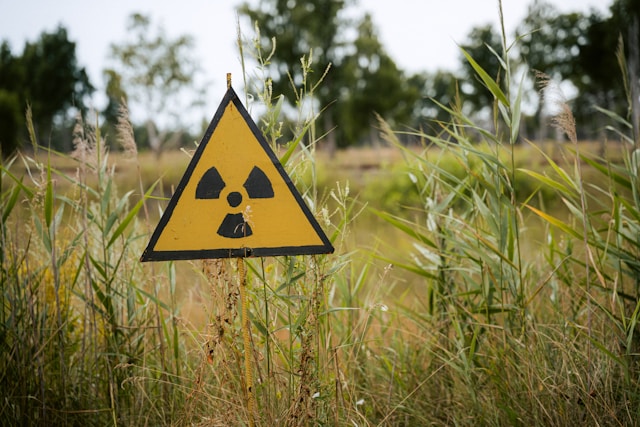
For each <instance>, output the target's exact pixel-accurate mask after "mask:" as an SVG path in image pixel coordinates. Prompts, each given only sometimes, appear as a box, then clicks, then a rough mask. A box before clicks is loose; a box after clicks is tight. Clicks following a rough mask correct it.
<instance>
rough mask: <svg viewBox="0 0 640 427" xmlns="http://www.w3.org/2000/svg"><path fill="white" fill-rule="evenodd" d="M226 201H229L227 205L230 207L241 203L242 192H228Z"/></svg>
mask: <svg viewBox="0 0 640 427" xmlns="http://www.w3.org/2000/svg"><path fill="white" fill-rule="evenodd" d="M227 202H229V205H230V206H231V207H232V208H235V207H236V206H238V205H239V204H240V203H242V194H240V193H238V192H237V191H234V192H232V193H229V195H228V196H227Z"/></svg>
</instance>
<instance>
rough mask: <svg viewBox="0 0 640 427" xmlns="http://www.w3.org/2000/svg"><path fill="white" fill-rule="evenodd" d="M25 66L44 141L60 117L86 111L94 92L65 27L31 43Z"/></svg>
mask: <svg viewBox="0 0 640 427" xmlns="http://www.w3.org/2000/svg"><path fill="white" fill-rule="evenodd" d="M21 63H22V67H23V70H24V71H23V72H24V78H25V82H26V85H25V92H26V93H25V99H26V100H27V102H29V103H31V110H32V112H33V118H34V125H35V126H36V132H38V134H39V135H40V140H43V139H44V138H43V137H44V135H46V134H47V133H48V132H50V131H51V128H52V125H53V121H54V119H55V118H56V116H57V115H59V114H63V115H64V114H65V113H66V112H67V111H68V110H69V108H71V107H75V108H77V109H79V110H80V111H85V110H86V105H85V103H84V100H85V98H86V97H87V96H89V95H90V94H91V93H92V92H93V90H94V88H93V86H92V85H91V83H90V82H89V78H88V76H87V73H86V71H85V69H84V68H80V67H79V66H78V62H77V59H76V44H75V42H72V41H70V40H69V38H68V36H67V30H66V29H65V28H64V27H62V26H60V27H58V29H57V30H56V31H54V32H52V33H42V35H41V36H40V39H39V40H38V41H37V42H36V43H27V44H26V46H25V48H24V52H23V54H22V60H21ZM61 148H70V147H68V146H67V147H61Z"/></svg>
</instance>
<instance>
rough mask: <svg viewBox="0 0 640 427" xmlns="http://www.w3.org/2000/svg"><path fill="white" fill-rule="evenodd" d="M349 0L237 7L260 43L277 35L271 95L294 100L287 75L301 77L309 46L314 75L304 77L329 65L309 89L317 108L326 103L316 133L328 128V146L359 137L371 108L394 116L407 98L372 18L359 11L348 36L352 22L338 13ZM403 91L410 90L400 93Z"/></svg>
mask: <svg viewBox="0 0 640 427" xmlns="http://www.w3.org/2000/svg"><path fill="white" fill-rule="evenodd" d="M350 4H351V2H350V1H348V0H310V1H301V0H265V1H262V2H260V3H259V4H258V5H257V6H255V7H254V6H253V5H250V4H249V3H244V4H243V5H242V6H241V7H240V9H239V11H240V14H241V15H244V16H246V17H248V18H249V19H250V20H251V22H252V23H253V22H257V24H258V27H259V29H260V36H261V38H262V44H263V45H268V44H269V43H270V42H271V40H272V39H275V40H276V50H275V53H274V55H273V57H272V58H271V69H270V72H271V75H272V79H273V91H274V93H275V94H284V95H285V97H286V98H287V99H295V96H294V93H293V89H292V88H291V84H290V80H289V75H290V76H291V78H292V80H293V81H294V82H295V83H296V84H300V83H301V82H302V80H303V77H302V67H301V64H300V59H301V58H302V57H303V56H306V57H308V56H309V52H310V51H311V50H312V51H313V58H314V62H313V64H314V67H313V71H314V74H313V75H311V76H308V77H307V83H308V85H309V86H314V85H315V84H316V83H317V82H318V81H319V80H320V79H321V78H322V77H323V76H324V72H325V71H326V70H327V69H328V68H329V66H330V69H329V71H328V73H327V74H326V76H325V78H324V80H323V82H322V84H321V85H320V86H319V88H318V90H317V91H316V92H315V93H314V95H315V97H316V100H317V102H318V104H319V105H320V108H326V110H325V111H324V113H323V116H324V120H323V121H322V124H321V126H320V127H321V129H320V130H321V132H320V134H327V132H329V131H331V132H329V133H328V134H327V145H328V146H329V149H331V148H332V147H334V146H336V145H338V146H341V147H344V146H348V145H351V144H355V143H357V142H358V141H359V140H361V138H362V137H363V136H364V135H366V133H367V132H368V130H369V128H370V125H371V121H372V119H373V118H374V113H378V114H380V115H381V116H383V117H385V118H391V119H396V120H399V119H402V118H403V117H408V112H409V111H410V106H409V104H410V103H411V99H409V98H405V97H404V95H407V94H408V93H410V92H411V90H410V89H409V87H408V85H407V84H406V82H404V80H405V79H404V78H403V74H402V72H401V71H400V70H399V69H398V67H397V66H396V65H395V63H394V62H393V60H392V59H391V58H390V56H389V55H387V54H386V53H385V52H384V50H383V49H382V46H381V44H380V42H379V40H378V36H377V34H376V32H375V28H374V26H373V22H372V20H371V17H370V16H364V17H363V18H362V19H361V20H360V21H359V23H358V30H357V34H356V37H355V38H354V39H349V38H348V36H349V35H351V34H353V31H352V30H351V28H352V26H353V25H352V24H351V21H349V20H347V19H346V18H344V17H343V16H344V15H345V14H344V13H343V12H344V10H345V9H346V8H347V6H348V5H350ZM405 90H407V91H409V92H408V93H404V94H401V92H402V91H405ZM380 94H384V95H383V96H380ZM345 114H348V115H347V116H345ZM345 117H348V119H347V120H345ZM337 123H339V126H337V127H335V129H334V125H335V124H337Z"/></svg>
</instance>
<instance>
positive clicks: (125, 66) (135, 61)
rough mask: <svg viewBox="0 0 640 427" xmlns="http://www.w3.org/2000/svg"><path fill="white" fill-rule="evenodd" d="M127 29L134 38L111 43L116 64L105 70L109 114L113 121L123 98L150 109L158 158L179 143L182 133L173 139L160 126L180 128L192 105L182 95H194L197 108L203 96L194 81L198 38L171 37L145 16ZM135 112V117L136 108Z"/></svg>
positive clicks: (148, 119)
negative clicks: (168, 147)
mask: <svg viewBox="0 0 640 427" xmlns="http://www.w3.org/2000/svg"><path fill="white" fill-rule="evenodd" d="M127 30H128V32H129V34H131V38H132V40H130V41H126V42H123V43H120V44H112V45H111V53H110V56H111V57H112V59H113V60H114V62H115V66H114V67H113V68H110V69H106V70H105V76H106V77H107V96H108V98H109V105H108V106H107V110H106V111H105V115H106V116H107V117H108V118H109V119H111V120H113V114H114V113H115V112H116V111H117V107H118V105H119V103H120V102H121V100H122V98H123V97H124V98H129V99H130V100H131V101H133V102H135V103H136V104H137V106H138V107H140V110H142V111H145V114H146V117H145V125H146V128H147V133H148V143H149V146H150V147H151V149H152V150H153V151H154V152H155V153H156V154H157V155H159V154H160V152H161V150H162V148H163V147H164V146H165V145H168V144H170V143H171V142H176V141H177V140H178V139H179V138H180V135H181V133H182V132H180V131H177V132H174V133H173V134H172V135H170V132H169V130H168V128H167V126H159V124H160V120H163V121H166V120H168V119H169V118H172V119H173V120H174V123H173V124H172V125H173V128H174V129H176V128H179V127H181V126H182V125H181V124H180V119H179V116H180V113H182V112H184V110H185V109H186V108H188V107H186V106H185V105H184V103H183V102H182V101H183V98H181V97H180V95H182V94H185V93H187V92H188V93H189V95H190V96H189V97H191V96H193V97H192V99H196V101H195V102H194V103H191V105H195V104H196V103H199V101H200V99H201V97H202V96H203V93H204V91H202V90H200V91H197V90H195V79H194V77H195V74H196V73H197V71H198V69H199V66H198V64H197V62H196V61H195V59H194V58H193V56H192V54H193V53H192V52H193V51H192V49H193V47H194V42H193V38H192V37H190V36H187V35H181V36H178V37H176V38H170V37H168V36H167V35H166V34H165V31H164V29H163V28H162V27H158V28H156V29H154V28H152V25H151V19H150V17H148V16H145V15H141V14H133V15H131V16H130V17H129V22H128V27H127ZM154 30H155V31H154ZM132 112H133V114H134V116H135V113H136V111H134V109H133V108H132ZM159 118H160V119H159Z"/></svg>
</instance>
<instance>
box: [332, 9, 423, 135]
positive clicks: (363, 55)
mask: <svg viewBox="0 0 640 427" xmlns="http://www.w3.org/2000/svg"><path fill="white" fill-rule="evenodd" d="M354 47H355V51H354V53H353V54H352V55H348V56H347V57H346V58H345V59H344V61H343V64H342V67H341V68H340V74H339V75H338V77H337V78H338V79H339V80H340V82H341V83H342V85H343V86H344V87H347V88H350V90H349V91H348V92H343V96H342V97H341V98H340V99H339V102H338V105H337V106H336V112H337V113H338V116H340V117H348V118H349V120H342V121H341V122H340V126H341V131H340V132H339V133H340V135H341V136H343V137H344V139H341V140H339V143H338V145H339V146H346V145H348V144H349V143H354V142H358V141H359V140H360V139H361V138H362V137H364V136H367V134H368V132H369V131H370V130H371V129H372V128H373V127H372V125H373V120H375V117H374V116H373V114H372V113H374V112H375V113H378V114H380V115H384V116H385V118H386V119H387V120H389V121H390V122H391V123H393V124H394V125H396V126H398V125H401V124H403V123H406V122H407V121H408V120H409V118H410V117H411V113H412V111H413V105H414V103H415V102H416V101H417V100H418V99H419V98H420V93H419V92H418V88H417V87H415V86H412V85H410V84H409V82H407V79H406V78H405V76H404V73H403V72H402V71H401V70H400V69H398V67H397V66H396V64H395V63H394V62H393V60H392V59H391V58H390V57H389V55H387V53H386V52H385V50H384V48H383V46H382V44H381V43H380V42H379V40H378V36H377V34H376V31H375V28H374V25H373V22H372V20H371V16H370V15H369V14H366V15H365V16H364V18H363V19H362V21H361V22H360V24H359V25H358V37H357V39H356V40H355V42H354Z"/></svg>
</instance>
